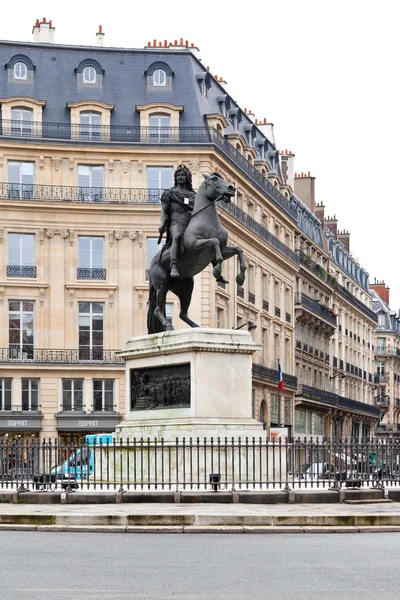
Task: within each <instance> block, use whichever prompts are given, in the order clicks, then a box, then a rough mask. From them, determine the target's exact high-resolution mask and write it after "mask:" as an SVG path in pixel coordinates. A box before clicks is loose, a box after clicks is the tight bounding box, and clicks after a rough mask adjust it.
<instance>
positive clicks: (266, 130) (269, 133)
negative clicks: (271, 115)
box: [256, 119, 276, 148]
mask: <svg viewBox="0 0 400 600" xmlns="http://www.w3.org/2000/svg"><path fill="white" fill-rule="evenodd" d="M256 125H257V127H258V129H259V130H260V131H261V132H262V133H263V134H264V135H265V137H266V138H267V140H269V141H270V142H272V143H273V145H274V146H275V148H276V143H275V136H274V124H273V123H267V119H262V120H261V119H260V120H259V121H257V123H256Z"/></svg>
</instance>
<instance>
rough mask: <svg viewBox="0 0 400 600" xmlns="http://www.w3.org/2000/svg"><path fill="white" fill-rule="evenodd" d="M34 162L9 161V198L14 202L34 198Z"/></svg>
mask: <svg viewBox="0 0 400 600" xmlns="http://www.w3.org/2000/svg"><path fill="white" fill-rule="evenodd" d="M33 174H34V163H33V162H17V161H14V160H9V161H8V197H9V198H11V199H14V200H19V199H22V200H32V198H33Z"/></svg>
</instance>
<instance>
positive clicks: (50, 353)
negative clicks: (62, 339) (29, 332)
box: [0, 348, 124, 365]
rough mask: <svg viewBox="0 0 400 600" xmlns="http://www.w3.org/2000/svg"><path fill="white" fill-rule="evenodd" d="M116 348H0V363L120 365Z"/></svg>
mask: <svg viewBox="0 0 400 600" xmlns="http://www.w3.org/2000/svg"><path fill="white" fill-rule="evenodd" d="M117 352H118V351H117V350H98V349H96V350H86V349H82V348H81V349H78V350H75V349H74V350H73V349H63V350H55V349H48V348H34V349H32V350H30V351H29V352H24V351H22V350H20V351H16V350H15V348H0V363H3V364H5V363H7V364H8V363H12V364H14V363H15V364H21V363H29V364H31V363H41V364H60V365H70V364H91V363H92V364H95V365H99V364H110V365H114V364H117V365H120V364H123V362H124V361H123V360H122V358H121V357H120V356H118V355H117V354H116V353H117Z"/></svg>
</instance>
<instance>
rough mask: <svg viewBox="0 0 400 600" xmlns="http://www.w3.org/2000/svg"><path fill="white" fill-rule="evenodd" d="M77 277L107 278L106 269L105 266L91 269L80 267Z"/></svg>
mask: <svg viewBox="0 0 400 600" xmlns="http://www.w3.org/2000/svg"><path fill="white" fill-rule="evenodd" d="M76 277H77V279H105V278H106V270H105V269H103V268H101V269H100V268H96V269H89V268H86V267H78V268H77V274H76Z"/></svg>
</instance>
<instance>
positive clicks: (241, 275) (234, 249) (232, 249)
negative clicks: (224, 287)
mask: <svg viewBox="0 0 400 600" xmlns="http://www.w3.org/2000/svg"><path fill="white" fill-rule="evenodd" d="M233 256H237V257H238V258H239V272H238V274H237V275H236V283H237V284H238V285H243V284H244V280H245V273H246V268H247V267H246V262H245V260H244V254H243V250H242V248H241V247H240V246H225V248H223V250H222V257H223V259H224V260H228V258H232V257H233Z"/></svg>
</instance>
